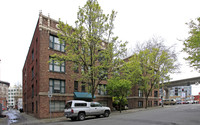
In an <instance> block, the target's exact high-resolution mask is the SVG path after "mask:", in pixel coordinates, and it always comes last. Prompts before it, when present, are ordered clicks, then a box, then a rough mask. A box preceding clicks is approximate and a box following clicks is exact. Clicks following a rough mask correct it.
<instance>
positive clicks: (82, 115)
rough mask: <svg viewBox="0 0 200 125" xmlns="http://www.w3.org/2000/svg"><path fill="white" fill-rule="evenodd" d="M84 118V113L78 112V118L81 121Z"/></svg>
mask: <svg viewBox="0 0 200 125" xmlns="http://www.w3.org/2000/svg"><path fill="white" fill-rule="evenodd" d="M84 119H85V113H83V112H81V113H79V114H78V120H80V121H83V120H84Z"/></svg>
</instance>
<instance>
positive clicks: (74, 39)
mask: <svg viewBox="0 0 200 125" xmlns="http://www.w3.org/2000/svg"><path fill="white" fill-rule="evenodd" d="M115 17H116V12H115V11H112V13H111V14H110V15H109V14H108V15H105V14H103V10H102V9H101V7H100V5H99V4H98V2H97V0H88V1H87V3H86V4H85V5H84V7H82V8H79V12H78V13H77V21H76V22H75V24H76V27H75V28H73V27H72V26H70V25H69V24H64V23H63V22H61V21H59V26H58V27H59V29H60V32H59V33H58V37H59V41H61V43H64V44H65V45H66V47H65V52H66V54H63V55H58V54H54V55H52V57H53V59H54V60H55V61H58V62H60V63H62V62H64V61H68V62H71V65H74V66H72V67H74V68H76V69H77V68H78V67H81V76H80V79H79V80H80V81H84V82H86V83H88V86H89V91H90V92H91V94H92V98H93V97H94V93H95V91H96V89H97V87H98V85H99V84H100V83H101V81H103V80H106V79H108V77H109V75H111V73H112V72H113V70H115V69H114V67H118V66H119V65H121V64H122V63H123V60H122V59H120V57H122V56H124V54H125V51H126V48H125V46H126V43H122V41H118V37H115V36H113V29H114V20H115Z"/></svg>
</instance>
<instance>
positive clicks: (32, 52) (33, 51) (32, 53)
mask: <svg viewBox="0 0 200 125" xmlns="http://www.w3.org/2000/svg"><path fill="white" fill-rule="evenodd" d="M33 60H34V50H32V61H33Z"/></svg>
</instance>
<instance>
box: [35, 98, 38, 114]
mask: <svg viewBox="0 0 200 125" xmlns="http://www.w3.org/2000/svg"><path fill="white" fill-rule="evenodd" d="M35 105H36V113H38V104H37V101H36V104H35Z"/></svg>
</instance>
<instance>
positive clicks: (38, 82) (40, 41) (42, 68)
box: [23, 13, 159, 118]
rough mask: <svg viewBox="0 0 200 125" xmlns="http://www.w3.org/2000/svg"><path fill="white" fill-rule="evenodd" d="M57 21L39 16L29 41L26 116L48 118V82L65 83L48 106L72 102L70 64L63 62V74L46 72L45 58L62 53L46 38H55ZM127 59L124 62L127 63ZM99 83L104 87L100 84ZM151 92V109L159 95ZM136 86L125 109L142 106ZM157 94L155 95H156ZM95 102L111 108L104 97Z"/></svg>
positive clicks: (75, 77)
mask: <svg viewBox="0 0 200 125" xmlns="http://www.w3.org/2000/svg"><path fill="white" fill-rule="evenodd" d="M57 24H58V21H56V20H53V19H51V18H50V17H46V16H44V15H42V14H41V13H40V15H39V19H38V23H37V25H36V29H35V32H34V35H33V38H32V41H31V45H30V48H29V51H28V54H27V57H26V60H25V63H24V67H23V109H24V111H25V112H26V113H31V114H33V115H34V116H35V117H37V118H49V117H50V99H49V97H48V91H49V89H50V79H52V80H61V81H64V82H65V86H64V88H65V92H64V93H62V94H61V93H53V97H52V98H51V102H52V103H56V102H59V105H61V104H60V102H66V101H68V100H73V99H74V94H73V93H74V81H78V78H79V75H80V72H81V69H80V67H79V73H75V72H74V70H72V66H73V65H72V64H71V63H70V62H65V67H64V68H65V72H52V71H50V66H49V63H48V61H49V58H50V55H53V54H54V53H57V54H59V55H60V54H65V53H64V52H61V51H57V50H54V49H52V48H51V47H50V43H49V41H50V35H54V36H56V34H57V32H58V29H57V27H56V25H57ZM128 59H129V58H127V59H125V61H127V60H128ZM80 84H81V82H79V86H78V90H81V85H80ZM102 84H106V81H103V82H102ZM154 91H158V90H153V92H152V96H150V97H149V104H151V105H150V106H154V104H156V103H157V105H158V100H159V98H158V97H159V95H157V97H154ZM138 93H139V92H138V87H137V86H135V87H134V88H132V94H131V95H130V96H129V97H128V106H129V108H138V106H139V103H141V102H142V103H143V105H142V107H144V106H145V98H144V94H143V97H139V94H138ZM157 93H158V94H159V92H157ZM95 96H96V99H94V101H99V102H104V103H105V104H107V105H108V106H109V107H111V108H112V98H111V97H109V96H105V95H98V92H97V91H96V93H95ZM63 113H64V112H63V111H52V114H51V116H52V117H60V116H63Z"/></svg>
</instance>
